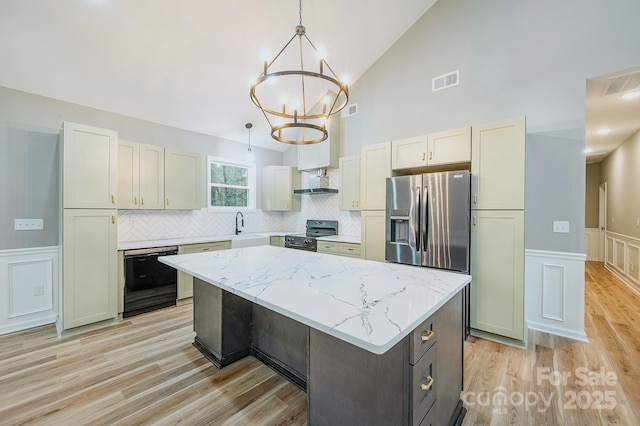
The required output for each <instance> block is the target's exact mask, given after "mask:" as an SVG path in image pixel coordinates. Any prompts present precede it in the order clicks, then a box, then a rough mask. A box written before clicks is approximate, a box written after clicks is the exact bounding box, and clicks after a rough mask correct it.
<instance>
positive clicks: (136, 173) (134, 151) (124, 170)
mask: <svg viewBox="0 0 640 426" xmlns="http://www.w3.org/2000/svg"><path fill="white" fill-rule="evenodd" d="M139 193H140V144H138V143H137V142H129V141H125V140H122V139H120V140H119V141H118V208H119V209H139V208H140V205H139V204H138V200H139V198H140V194H139Z"/></svg>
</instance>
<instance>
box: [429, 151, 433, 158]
mask: <svg viewBox="0 0 640 426" xmlns="http://www.w3.org/2000/svg"><path fill="white" fill-rule="evenodd" d="M429 160H433V151H429Z"/></svg>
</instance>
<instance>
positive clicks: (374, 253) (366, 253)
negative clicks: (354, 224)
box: [360, 210, 385, 262]
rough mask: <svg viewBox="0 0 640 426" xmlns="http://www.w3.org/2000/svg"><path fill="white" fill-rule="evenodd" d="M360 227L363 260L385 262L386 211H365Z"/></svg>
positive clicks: (362, 214)
mask: <svg viewBox="0 0 640 426" xmlns="http://www.w3.org/2000/svg"><path fill="white" fill-rule="evenodd" d="M360 226H361V237H360V238H361V248H360V250H361V256H362V258H363V259H367V260H377V261H379V262H384V257H385V256H384V247H385V244H384V239H385V211H384V210H371V211H368V210H363V211H362V213H361V216H360Z"/></svg>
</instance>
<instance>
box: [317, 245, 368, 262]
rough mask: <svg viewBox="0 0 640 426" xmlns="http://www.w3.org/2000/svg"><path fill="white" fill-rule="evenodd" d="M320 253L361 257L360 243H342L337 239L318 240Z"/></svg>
mask: <svg viewBox="0 0 640 426" xmlns="http://www.w3.org/2000/svg"><path fill="white" fill-rule="evenodd" d="M318 253H326V254H335V255H337V256H345V257H355V258H357V259H360V258H361V248H360V244H355V243H340V242H337V241H318Z"/></svg>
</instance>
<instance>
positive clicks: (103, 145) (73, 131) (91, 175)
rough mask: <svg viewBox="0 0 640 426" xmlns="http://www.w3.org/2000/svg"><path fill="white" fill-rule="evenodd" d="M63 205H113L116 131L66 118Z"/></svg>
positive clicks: (116, 159)
mask: <svg viewBox="0 0 640 426" xmlns="http://www.w3.org/2000/svg"><path fill="white" fill-rule="evenodd" d="M61 157H62V166H61V169H62V179H63V181H62V188H63V190H62V200H63V201H62V205H63V208H65V209H68V208H87V209H112V208H116V207H117V205H116V201H117V200H116V198H117V196H118V132H115V131H113V130H105V129H98V128H95V127H89V126H84V125H81V124H75V123H69V122H65V123H64V124H63V131H62V155H61Z"/></svg>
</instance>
